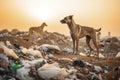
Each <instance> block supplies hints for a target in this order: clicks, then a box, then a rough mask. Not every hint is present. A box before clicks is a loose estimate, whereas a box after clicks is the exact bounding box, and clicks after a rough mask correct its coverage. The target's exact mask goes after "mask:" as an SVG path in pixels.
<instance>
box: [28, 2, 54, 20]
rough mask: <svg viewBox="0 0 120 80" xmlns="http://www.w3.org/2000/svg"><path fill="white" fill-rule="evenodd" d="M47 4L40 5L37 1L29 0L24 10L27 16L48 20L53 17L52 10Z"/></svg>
mask: <svg viewBox="0 0 120 80" xmlns="http://www.w3.org/2000/svg"><path fill="white" fill-rule="evenodd" d="M48 5H49V4H48V3H46V4H44V5H42V4H40V2H39V1H37V2H36V1H31V2H30V1H29V3H28V2H27V3H26V8H27V9H26V10H27V13H28V14H29V16H31V17H33V18H34V19H37V20H49V19H51V18H52V17H53V13H54V12H53V10H52V8H51V7H50V6H48Z"/></svg>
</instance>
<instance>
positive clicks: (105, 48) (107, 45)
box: [100, 37, 120, 57]
mask: <svg viewBox="0 0 120 80" xmlns="http://www.w3.org/2000/svg"><path fill="white" fill-rule="evenodd" d="M100 48H101V52H102V53H103V54H104V55H106V54H107V56H108V57H110V56H116V55H117V53H119V52H120V40H119V39H118V38H117V37H104V38H103V39H102V40H101V42H100Z"/></svg>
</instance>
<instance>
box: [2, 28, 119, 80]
mask: <svg viewBox="0 0 120 80" xmlns="http://www.w3.org/2000/svg"><path fill="white" fill-rule="evenodd" d="M31 39H32V40H31ZM104 40H105V42H109V41H106V39H104ZM104 40H103V42H104ZM110 43H112V44H111V45H113V44H114V45H118V47H117V50H118V51H117V53H116V55H115V57H113V58H107V59H106V58H105V56H104V54H105V53H102V49H104V48H105V44H106V43H104V44H103V45H101V46H103V47H102V48H101V53H100V56H101V57H100V59H98V58H96V57H94V56H92V57H87V53H89V50H88V49H87V46H86V43H85V42H84V41H80V42H79V50H80V53H79V55H72V54H71V53H72V40H71V38H70V37H68V36H65V35H62V34H59V33H56V32H54V33H51V32H47V31H45V32H43V33H41V34H37V33H34V34H33V36H30V35H29V32H20V31H18V30H13V31H12V32H9V31H7V30H4V31H2V32H0V80H120V52H119V49H120V47H119V44H120V41H119V40H115V39H110ZM101 44H102V42H101ZM108 47H109V46H108ZM111 49H114V50H116V48H111V47H110V50H111ZM104 50H105V49H104ZM107 50H108V49H107ZM106 53H107V51H106Z"/></svg>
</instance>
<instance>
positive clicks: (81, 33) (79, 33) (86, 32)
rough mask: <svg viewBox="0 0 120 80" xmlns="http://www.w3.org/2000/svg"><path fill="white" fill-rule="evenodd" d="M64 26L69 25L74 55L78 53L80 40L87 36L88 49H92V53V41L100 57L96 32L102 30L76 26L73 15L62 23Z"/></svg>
mask: <svg viewBox="0 0 120 80" xmlns="http://www.w3.org/2000/svg"><path fill="white" fill-rule="evenodd" d="M60 22H61V23H62V24H67V25H68V27H69V29H70V34H71V37H72V40H73V54H77V53H78V42H79V38H82V37H85V36H86V43H87V45H88V47H89V48H90V51H92V50H93V49H92V48H91V46H90V40H91V39H92V41H93V44H94V46H95V47H96V50H97V53H98V56H99V49H98V45H97V41H96V32H99V31H100V30H101V28H100V29H94V28H91V27H87V26H81V25H79V24H76V23H75V22H74V20H73V15H70V16H67V17H65V18H64V19H62V20H61V21H60Z"/></svg>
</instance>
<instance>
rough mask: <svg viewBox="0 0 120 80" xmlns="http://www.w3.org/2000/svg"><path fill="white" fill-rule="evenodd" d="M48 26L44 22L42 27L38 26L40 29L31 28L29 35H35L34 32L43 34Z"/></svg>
mask: <svg viewBox="0 0 120 80" xmlns="http://www.w3.org/2000/svg"><path fill="white" fill-rule="evenodd" d="M45 26H47V24H46V23H45V22H43V23H42V24H41V26H38V27H31V28H30V29H29V34H31V33H33V32H34V31H35V32H37V33H42V32H43V28H44V27H45Z"/></svg>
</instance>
